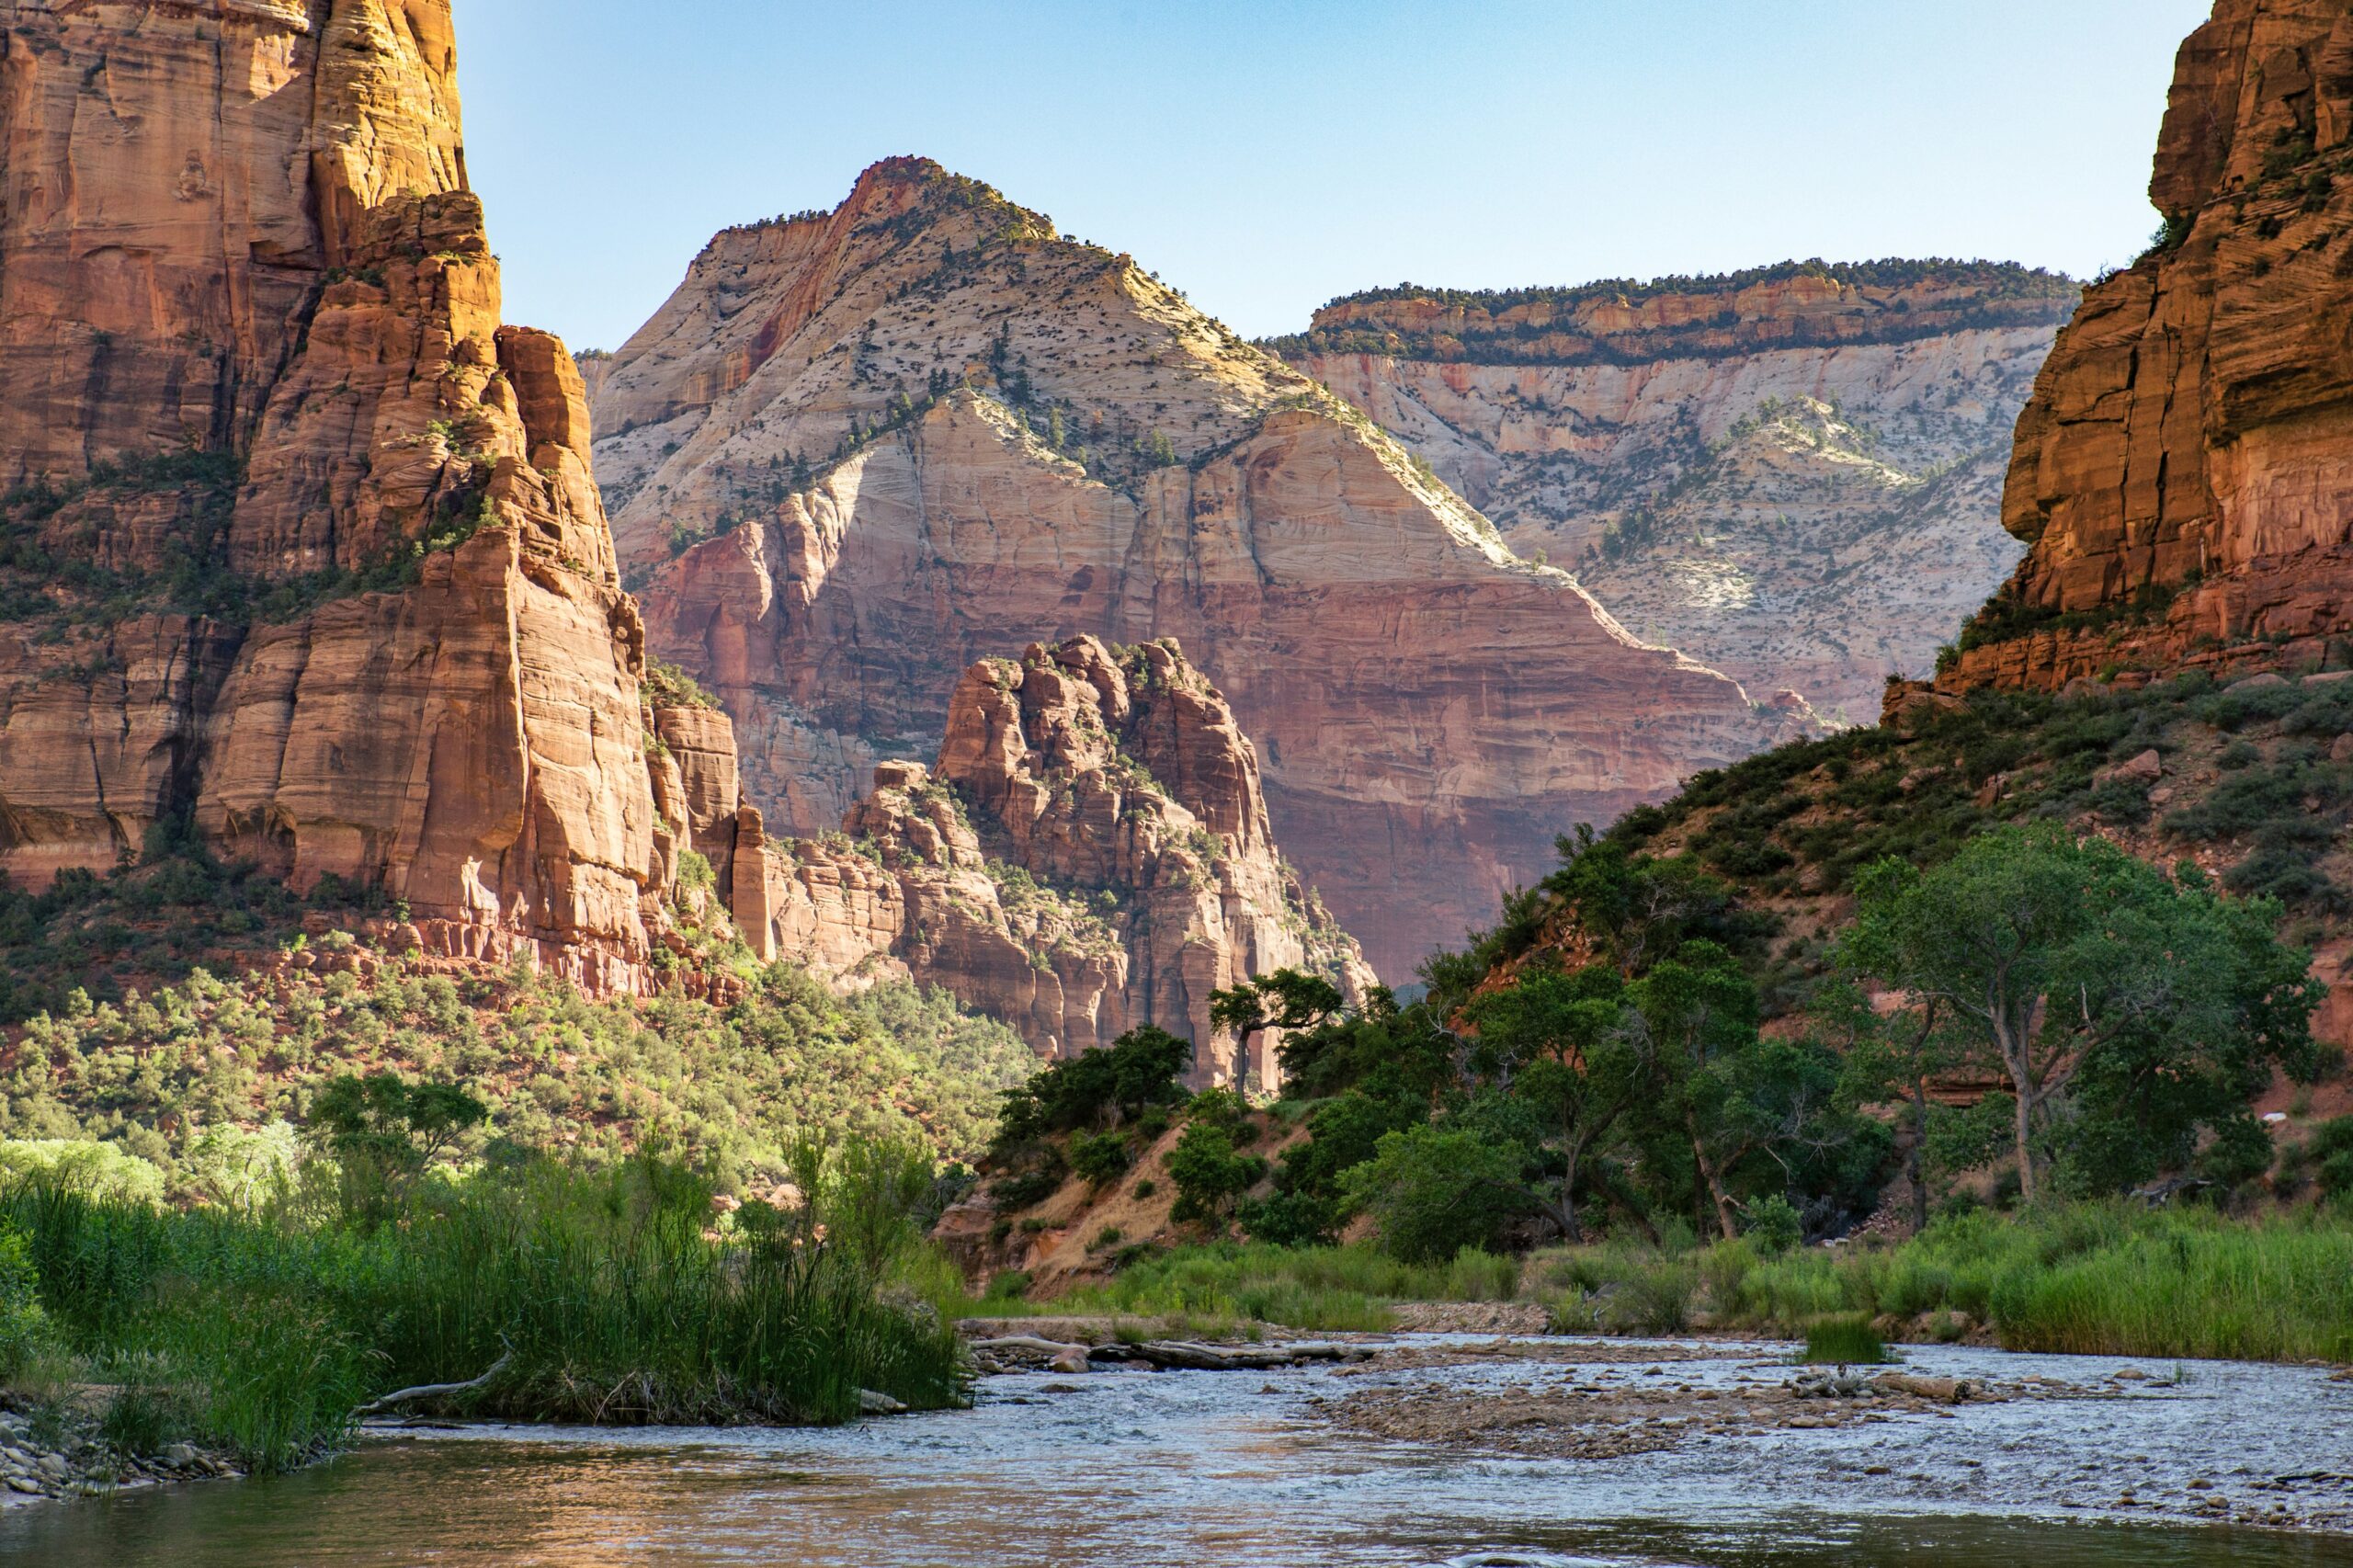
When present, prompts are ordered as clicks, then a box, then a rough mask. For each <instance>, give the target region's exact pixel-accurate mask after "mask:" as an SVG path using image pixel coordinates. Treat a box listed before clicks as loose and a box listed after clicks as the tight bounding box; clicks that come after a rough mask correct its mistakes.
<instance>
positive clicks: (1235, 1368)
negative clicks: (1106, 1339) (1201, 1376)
mask: <svg viewBox="0 0 2353 1568" xmlns="http://www.w3.org/2000/svg"><path fill="white" fill-rule="evenodd" d="M1087 1354H1088V1356H1089V1357H1090V1358H1093V1359H1095V1360H1097V1361H1142V1362H1144V1363H1145V1364H1146V1365H1149V1366H1154V1367H1159V1368H1162V1369H1166V1370H1181V1371H1189V1372H1265V1371H1272V1370H1273V1369H1276V1368H1278V1367H1296V1366H1298V1365H1300V1364H1301V1363H1302V1362H1306V1361H1361V1360H1364V1359H1366V1358H1369V1357H1370V1355H1371V1354H1372V1352H1371V1351H1370V1350H1368V1349H1365V1348H1364V1347H1362V1346H1347V1345H1324V1344H1305V1343H1302V1344H1298V1345H1197V1344H1194V1343H1193V1342H1192V1341H1190V1340H1183V1339H1155V1340H1151V1341H1148V1342H1147V1343H1145V1344H1142V1345H1101V1346H1096V1347H1095V1348H1094V1349H1093V1350H1091V1351H1089V1352H1087Z"/></svg>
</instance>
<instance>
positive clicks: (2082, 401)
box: [1938, 0, 2353, 690]
mask: <svg viewBox="0 0 2353 1568" xmlns="http://www.w3.org/2000/svg"><path fill="white" fill-rule="evenodd" d="M2348 173H2353V4H2348V3H2347V0H2221V3H2220V4H2218V5H2217V6H2216V7H2215V10H2214V16H2213V19H2212V20H2211V22H2209V23H2208V24H2207V25H2206V26H2205V27H2203V28H2200V29H2199V30H2198V31H2197V32H2196V33H2194V34H2192V35H2191V36H2190V38H2189V40H2188V42H2186V43H2185V44H2184V45H2183V46H2182V50H2181V54H2180V59H2179V62H2178V65H2177V73H2176V76H2175V81H2174V86H2173V94H2172V98H2171V103H2170V107H2169V108H2168V110H2167V113H2166V116H2165V131H2164V133H2163V136H2162V138H2161V140H2160V142H2159V144H2158V148H2157V157H2156V168H2155V174H2154V178H2153V179H2152V181H2151V183H2150V187H2149V189H2150V198H2151V199H2152V200H2153V201H2154V203H2155V204H2156V206H2157V208H2158V210H2160V211H2161V212H2163V213H2164V214H2165V223H2166V233H2165V241H2164V242H2163V243H2161V244H2158V245H2157V246H2156V247H2155V248H2154V249H2153V250H2152V251H2151V252H2150V254H2148V255H2146V256H2143V257H2142V258H2141V259H2140V260H2139V261H2138V262H2137V263H2135V264H2134V265H2133V267H2131V269H2129V270H2128V271H2125V272H2121V273H2119V274H2118V275H2116V276H2115V277H2113V278H2109V279H2108V280H2107V281H2105V282H2103V283H2101V284H2099V285H2098V286H2097V287H2095V288H2094V289H2092V290H2089V291H2088V292H2087V293H2086V296H2085V299H2084V306H2083V310H2082V311H2081V312H2080V313H2079V314H2078V315H2077V316H2076V318H2075V322H2074V324H2072V325H2070V326H2069V327H2068V328H2067V330H2066V331H2065V332H2064V333H2063V334H2062V335H2061V336H2060V339H2059V344H2058V347H2056V348H2055V349H2054V350H2053V352H2052V356H2051V358H2050V361H2049V363H2047V364H2046V365H2045V366H2044V368H2043V370H2042V373H2041V376H2040V380H2039V381H2038V382H2037V383H2036V388H2035V395H2034V400H2033V402H2032V403H2030V404H2029V407H2028V409H2027V411H2026V414H2025V416H2024V417H2023V418H2022V419H2021V421H2020V422H2019V426H2018V447H2017V452H2016V456H2015V458H2014V460H2013V461H2012V464H2011V468H2010V473H2009V484H2008V489H2007V492H2006V496H2005V499H2004V504H2003V521H2004V523H2005V524H2006V526H2007V527H2008V528H2009V529H2010V531H2011V532H2012V533H2014V534H2016V535H2017V536H2018V538H2019V539H2020V540H2025V541H2026V542H2027V543H2028V544H2029V546H2030V547H2031V548H2030V550H2029V553H2028V556H2027V558H2026V561H2025V562H2024V563H2023V564H2022V565H2021V566H2020V567H2019V568H2018V574H2017V576H2016V578H2015V580H2014V581H2013V582H2012V583H2011V584H2010V585H2008V586H2007V587H2006V589H2005V590H2004V592H2003V595H2002V596H2001V597H2000V598H1999V599H1997V600H1996V601H1995V603H1994V604H1993V605H1992V606H1990V607H1988V608H1987V610H1986V612H1985V614H1984V616H1983V617H1981V618H1980V621H1979V623H1978V625H1977V626H1976V627H1974V628H1973V629H1972V635H1971V638H1970V644H1971V645H1967V646H1965V649H1964V652H1963V653H1962V654H1961V658H1960V660H1959V662H1958V664H1957V665H1955V666H1954V667H1953V668H1951V669H1949V670H1948V671H1947V672H1945V674H1944V675H1943V676H1942V677H1941V678H1940V679H1939V681H1938V685H1939V686H1941V687H1945V688H1947V689H1948V690H1958V689H1965V688H1967V687H1972V686H1981V685H1987V684H2000V685H2010V686H2031V687H2056V686H2060V685H2063V684H2064V683H2066V682H2067V681H2070V680H2073V679H2077V678H2083V677H2087V676H2096V675H2098V674H2101V673H2103V672H2107V671H2111V670H2114V669H2116V668H2119V667H2122V668H2124V669H2126V670H2131V669H2134V668H2169V667H2175V666H2179V665H2215V666H2222V667H2241V666H2261V665H2289V666H2295V665H2311V664H2318V663H2320V662H2323V661H2324V660H2325V659H2327V658H2328V657H2329V656H2330V654H2331V653H2332V652H2336V653H2342V650H2341V649H2337V648H2335V647H2334V646H2333V645H2334V642H2335V640H2336V639H2337V638H2338V637H2340V636H2341V635H2343V634H2344V633H2345V632H2347V631H2348V630H2353V347H2348V345H2353V179H2348V178H2347V176H2348Z"/></svg>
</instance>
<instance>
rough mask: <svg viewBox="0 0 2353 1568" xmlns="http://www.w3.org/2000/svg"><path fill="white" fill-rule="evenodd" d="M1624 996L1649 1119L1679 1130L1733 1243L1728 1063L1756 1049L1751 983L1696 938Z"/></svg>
mask: <svg viewBox="0 0 2353 1568" xmlns="http://www.w3.org/2000/svg"><path fill="white" fill-rule="evenodd" d="M1627 994H1628V997H1629V999H1630V1000H1631V1002H1632V1003H1633V1016H1634V1017H1635V1018H1636V1019H1637V1020H1639V1023H1640V1026H1641V1029H1642V1032H1643V1034H1644V1036H1645V1037H1646V1042H1645V1054H1646V1057H1647V1060H1648V1062H1650V1065H1651V1081H1650V1085H1649V1094H1648V1095H1647V1096H1646V1098H1645V1102H1644V1104H1645V1108H1646V1114H1647V1115H1648V1116H1649V1117H1650V1118H1651V1119H1653V1120H1654V1123H1671V1124H1672V1125H1674V1126H1676V1127H1677V1128H1679V1129H1680V1130H1681V1131H1682V1133H1683V1136H1684V1137H1685V1138H1686V1139H1687V1140H1688V1142H1689V1145H1690V1150H1691V1160H1692V1165H1693V1166H1694V1168H1695V1169H1696V1170H1697V1171H1698V1173H1699V1182H1700V1184H1701V1186H1703V1187H1705V1188H1706V1190H1707V1199H1708V1203H1709V1205H1710V1207H1711V1208H1712V1209H1713V1210H1714V1212H1715V1219H1716V1224H1717V1227H1718V1229H1719V1230H1720V1231H1721V1232H1722V1234H1723V1237H1724V1239H1725V1240H1726V1241H1731V1240H1733V1238H1734V1237H1736V1236H1738V1235H1739V1234H1740V1211H1739V1209H1738V1206H1737V1205H1736V1204H1735V1203H1734V1202H1733V1196H1732V1192H1731V1189H1730V1187H1728V1186H1727V1185H1726V1182H1725V1172H1726V1169H1727V1166H1728V1165H1729V1163H1730V1160H1731V1158H1732V1157H1733V1155H1732V1154H1730V1153H1727V1151H1726V1150H1725V1148H1724V1147H1723V1139H1724V1133H1725V1131H1726V1130H1727V1127H1728V1125H1729V1124H1728V1121H1727V1119H1726V1118H1725V1116H1724V1115H1723V1112H1724V1109H1725V1107H1726V1103H1727V1093H1726V1078H1725V1072H1726V1059H1727V1058H1733V1057H1736V1056H1738V1055H1739V1054H1740V1053H1742V1052H1744V1051H1747V1050H1749V1049H1752V1048H1753V1047H1755V1045H1756V1021H1757V1012H1758V1006H1757V999H1756V983H1755V982H1753V981H1751V980H1750V979H1749V978H1748V975H1747V973H1746V972H1745V971H1744V970H1742V968H1741V967H1740V963H1739V961H1738V960H1735V959H1734V958H1733V956H1732V954H1731V953H1729V952H1727V951H1726V950H1725V949H1723V948H1722V947H1721V946H1719V945H1718V944H1717V943H1715V942H1712V941H1710V940H1707V939H1705V938H1700V939H1695V940H1691V941H1687V942H1685V943H1683V944H1682V945H1681V946H1680V947H1678V948H1677V949H1676V954H1675V956H1674V957H1673V958H1671V959H1667V960H1663V961H1661V962H1659V963H1657V964H1654V966H1653V967H1652V969H1651V971H1650V972H1649V973H1648V974H1645V975H1643V977H1642V978H1641V979H1639V980H1636V981H1634V982H1632V983H1631V984H1629V985H1628V987H1627ZM1742 1152H1745V1142H1744V1143H1743V1145H1742Z"/></svg>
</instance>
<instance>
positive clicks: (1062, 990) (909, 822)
mask: <svg viewBox="0 0 2353 1568" xmlns="http://www.w3.org/2000/svg"><path fill="white" fill-rule="evenodd" d="M947 712H948V728H947V733H946V735H945V737H944V739H943V740H942V742H941V744H940V748H939V754H938V765H937V767H936V768H926V767H924V766H923V765H921V764H918V763H913V762H886V763H884V764H882V765H881V767H879V768H877V769H876V773H875V788H874V790H873V792H872V793H871V794H870V795H869V796H868V797H867V798H866V799H865V800H863V801H859V802H858V803H857V804H856V805H854V806H853V807H851V808H850V810H849V812H847V815H846V817H845V819H844V821H843V824H842V829H841V831H840V832H839V833H838V834H835V835H828V836H827V837H825V838H824V839H820V840H815V841H801V842H797V843H791V844H789V845H775V844H771V843H769V842H768V841H767V838H766V835H765V831H764V829H763V827H762V825H761V824H760V819H759V816H758V813H757V812H756V811H751V810H748V809H747V810H745V811H743V812H740V813H739V814H738V816H737V818H736V821H735V824H734V833H735V836H734V838H733V842H732V844H730V845H728V846H726V848H727V849H728V850H729V851H730V853H729V856H728V865H729V868H730V872H729V874H730V882H729V889H728V892H729V896H730V898H731V901H732V903H733V909H734V911H735V914H736V917H737V920H738V923H739V924H740V925H741V926H743V927H744V929H745V931H746V933H747V934H749V936H750V937H751V939H752V940H753V942H754V944H755V946H756V948H757V949H760V950H761V951H762V952H763V953H764V954H766V955H770V956H786V957H793V958H797V959H801V960H803V961H806V962H808V963H810V964H811V965H812V966H813V967H815V968H817V969H819V970H820V971H827V972H831V973H834V974H836V975H839V976H843V977H845V978H847V979H855V978H857V977H859V976H862V975H869V974H873V973H877V972H904V973H907V974H911V975H912V976H914V977H915V979H917V980H920V981H924V982H926V983H934V984H938V985H940V986H943V987H944V988H946V989H947V990H948V991H949V992H950V993H952V994H954V995H955V996H956V997H957V998H958V999H959V1000H961V1001H962V1002H964V1003H966V1004H967V1005H969V1006H973V1007H975V1008H977V1009H978V1010H979V1011H982V1012H984V1013H988V1014H990V1015H992V1016H994V1017H998V1018H1001V1019H1003V1020H1005V1021H1006V1023H1008V1024H1010V1025H1012V1026H1013V1027H1014V1028H1016V1029H1017V1030H1019V1031H1020V1032H1021V1034H1022V1035H1023V1036H1024V1038H1026V1039H1028V1040H1029V1041H1030V1043H1031V1044H1032V1045H1034V1046H1036V1047H1037V1048H1038V1050H1039V1051H1040V1052H1041V1053H1042V1054H1044V1055H1047V1056H1050V1057H1051V1056H1067V1055H1074V1054H1076V1053H1077V1052H1079V1051H1084V1050H1086V1049H1088V1048H1089V1047H1092V1046H1099V1045H1108V1044H1109V1043H1110V1042H1111V1041H1112V1040H1115V1039H1116V1038H1118V1037H1119V1036H1120V1034H1122V1033H1124V1032H1125V1031H1127V1030H1128V1029H1130V1028H1136V1027H1138V1026H1140V1025H1144V1024H1152V1025H1156V1026H1158V1027H1159V1028H1165V1029H1167V1030H1168V1031H1169V1032H1171V1033H1173V1034H1176V1035H1178V1036H1180V1037H1182V1038H1186V1039H1189V1040H1193V1041H1194V1042H1195V1044H1196V1047H1197V1051H1198V1056H1197V1062H1196V1079H1197V1082H1199V1084H1201V1085H1208V1084H1210V1083H1230V1082H1234V1081H1236V1080H1237V1079H1238V1078H1239V1077H1241V1076H1242V1075H1243V1074H1245V1072H1246V1074H1248V1076H1249V1078H1250V1080H1251V1081H1252V1082H1255V1083H1257V1084H1260V1085H1271V1084H1273V1083H1274V1082H1275V1081H1276V1079H1277V1075H1278V1074H1277V1067H1276V1063H1275V1062H1274V1059H1273V1049H1274V1042H1273V1041H1272V1040H1269V1039H1267V1038H1264V1037H1261V1038H1259V1039H1258V1040H1255V1041H1254V1042H1253V1043H1254V1049H1255V1059H1254V1060H1251V1061H1249V1062H1243V1061H1241V1060H1239V1059H1238V1057H1237V1054H1236V1048H1237V1044H1238V1042H1236V1041H1235V1040H1233V1039H1232V1038H1230V1037H1226V1036H1221V1035H1220V1034H1219V1033H1218V1031H1217V1030H1216V1029H1215V1028H1214V1027H1213V1026H1212V1024H1211V1017H1210V1001H1211V994H1212V993H1213V992H1215V991H1217V990H1219V989H1222V988H1223V987H1226V986H1230V985H1233V984H1234V983H1237V982H1239V981H1241V980H1243V979H1245V978H1247V977H1250V976H1253V975H1260V974H1267V973H1270V972H1272V971H1275V970H1278V969H1287V968H1289V969H1304V970H1308V971H1313V972H1316V973H1321V974H1324V975H1325V976H1327V977H1328V978H1330V979H1331V980H1332V981H1333V982H1334V983H1336V984H1337V985H1338V986H1339V987H1340V988H1341V990H1342V991H1343V993H1344V994H1347V995H1348V996H1349V997H1350V998H1351V999H1357V998H1360V997H1362V995H1363V994H1365V992H1366V991H1367V990H1368V989H1369V988H1370V986H1371V985H1372V984H1373V978H1372V972H1371V971H1370V968H1368V967H1367V966H1366V964H1365V962H1364V960H1363V958H1362V955H1361V954H1360V952H1359V951H1358V948H1357V945H1356V944H1355V942H1353V941H1352V940H1350V939H1349V938H1348V937H1347V935H1346V934H1345V933H1344V932H1342V931H1341V930H1340V929H1339V927H1338V926H1336V924H1335V923H1334V922H1333V920H1332V919H1331V917H1330V916H1329V915H1326V914H1325V913H1324V909H1323V907H1322V905H1321V904H1320V903H1318V902H1317V900H1316V898H1315V896H1314V894H1313V892H1311V891H1310V890H1309V889H1308V888H1307V887H1306V886H1305V885H1304V883H1303V882H1302V881H1301V878H1300V874H1299V873H1298V872H1297V871H1295V870H1294V869H1292V868H1291V867H1290V864H1289V863H1288V862H1286V861H1285V860H1284V859H1283V858H1282V857H1281V855H1280V853H1279V851H1278V849H1277V847H1276V845H1275V841H1274V836H1273V831H1272V829H1271V827H1270V826H1269V824H1268V818H1267V801H1266V795H1265V792H1264V790H1263V789H1262V788H1261V785H1260V780H1259V770H1258V757H1257V752H1256V747H1254V746H1253V745H1252V744H1251V743H1250V742H1249V741H1248V740H1247V739H1246V738H1245V737H1244V735H1243V734H1242V733H1241V731H1240V729H1239V728H1238V727H1237V726H1236V724H1235V722H1234V719H1233V710H1231V709H1230V708H1229V707H1227V705H1226V703H1225V701H1224V699H1222V697H1221V696H1220V695H1219V693H1218V692H1217V691H1216V690H1215V689H1214V688H1213V687H1211V686H1210V684H1209V682H1208V680H1207V679H1206V678H1204V677H1203V676H1201V675H1200V674H1199V672H1198V671H1196V670H1195V669H1194V668H1193V667H1192V666H1191V665H1189V664H1188V663H1187V662H1186V660H1185V658H1184V656H1183V654H1182V653H1181V652H1180V651H1179V650H1178V649H1177V648H1176V646H1175V645H1174V644H1171V643H1165V642H1149V643H1145V644H1143V645H1142V646H1141V647H1135V648H1112V647H1108V646H1106V645H1105V644H1103V643H1102V642H1098V641H1097V640H1096V639H1094V638H1091V637H1080V638H1074V639H1072V640H1070V641H1068V642H1063V643H1062V644H1060V645H1059V646H1056V647H1052V648H1048V647H1045V646H1042V645H1039V646H1032V647H1031V648H1030V649H1029V651H1028V652H1027V653H1025V654H1024V655H1023V656H1022V658H1021V659H1020V660H1019V661H1018V662H1015V661H1011V660H1001V659H1000V660H987V661H983V662H982V663H980V664H976V665H973V666H972V668H971V669H969V670H967V671H966V672H965V674H964V676H963V677H962V678H961V680H960V681H959V682H958V683H957V686H956V689H955V693H954V696H953V697H952V699H950V700H949V704H948V709H947ZM699 836H700V835H699ZM701 841H703V842H710V840H708V839H702V840H701Z"/></svg>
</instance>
